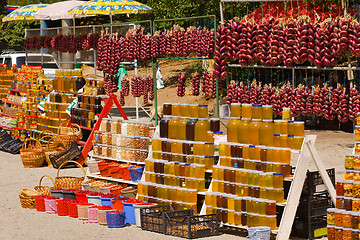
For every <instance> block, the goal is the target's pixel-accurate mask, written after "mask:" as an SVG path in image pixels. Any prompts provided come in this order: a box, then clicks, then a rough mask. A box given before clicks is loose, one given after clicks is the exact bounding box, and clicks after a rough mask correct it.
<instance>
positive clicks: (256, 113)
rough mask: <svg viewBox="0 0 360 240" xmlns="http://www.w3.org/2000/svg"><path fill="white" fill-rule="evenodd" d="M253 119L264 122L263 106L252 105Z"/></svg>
mask: <svg viewBox="0 0 360 240" xmlns="http://www.w3.org/2000/svg"><path fill="white" fill-rule="evenodd" d="M252 118H254V119H260V120H262V118H263V117H262V105H260V104H253V105H252Z"/></svg>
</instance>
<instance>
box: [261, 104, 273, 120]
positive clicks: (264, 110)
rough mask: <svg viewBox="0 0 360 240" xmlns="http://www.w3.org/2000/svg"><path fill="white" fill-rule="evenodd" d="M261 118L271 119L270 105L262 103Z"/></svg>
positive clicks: (271, 110)
mask: <svg viewBox="0 0 360 240" xmlns="http://www.w3.org/2000/svg"><path fill="white" fill-rule="evenodd" d="M262 118H263V119H264V120H265V119H266V120H272V119H273V109H272V105H262Z"/></svg>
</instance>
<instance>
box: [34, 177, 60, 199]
mask: <svg viewBox="0 0 360 240" xmlns="http://www.w3.org/2000/svg"><path fill="white" fill-rule="evenodd" d="M44 177H47V178H49V179H50V180H51V182H52V184H53V186H52V187H49V186H42V185H41V181H42V180H43V178H44ZM54 185H55V183H54V180H53V179H52V178H51V177H50V176H49V175H44V176H42V177H41V178H40V181H39V186H36V187H34V189H35V190H36V191H38V192H39V193H40V194H41V195H46V196H50V195H51V193H50V189H53V188H54Z"/></svg>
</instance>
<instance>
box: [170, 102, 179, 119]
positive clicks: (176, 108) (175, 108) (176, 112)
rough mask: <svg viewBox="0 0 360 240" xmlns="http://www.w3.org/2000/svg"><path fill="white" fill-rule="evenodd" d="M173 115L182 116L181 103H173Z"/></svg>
mask: <svg viewBox="0 0 360 240" xmlns="http://www.w3.org/2000/svg"><path fill="white" fill-rule="evenodd" d="M171 115H172V116H177V117H180V116H181V114H180V104H179V103H172V104H171Z"/></svg>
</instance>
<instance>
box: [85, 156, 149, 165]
mask: <svg viewBox="0 0 360 240" xmlns="http://www.w3.org/2000/svg"><path fill="white" fill-rule="evenodd" d="M92 157H93V158H100V159H104V160H111V161H116V162H126V163H134V164H138V165H145V163H144V162H136V161H130V160H121V159H117V158H110V157H103V156H98V155H93V156H92Z"/></svg>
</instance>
